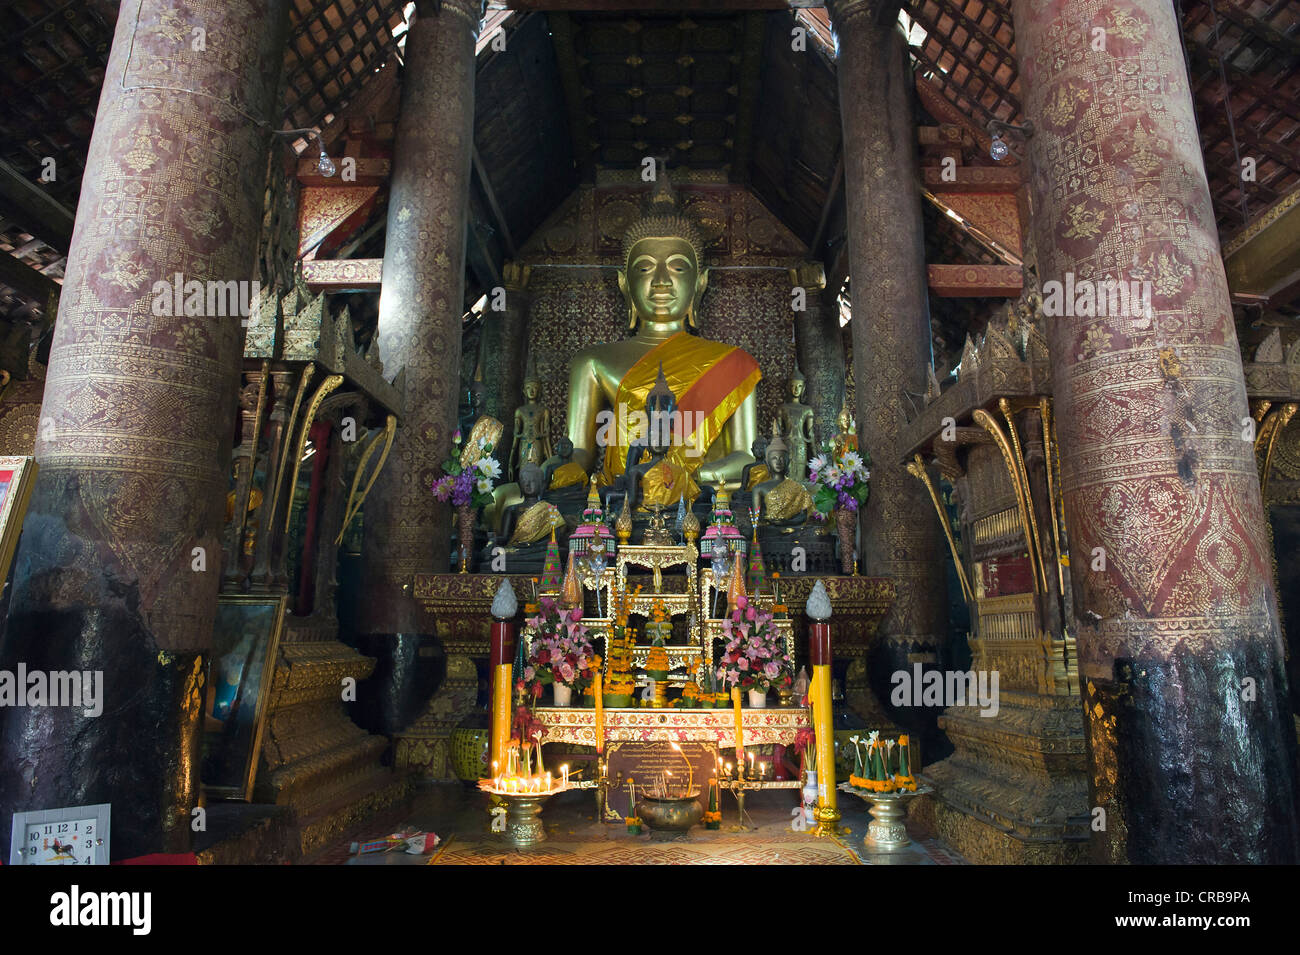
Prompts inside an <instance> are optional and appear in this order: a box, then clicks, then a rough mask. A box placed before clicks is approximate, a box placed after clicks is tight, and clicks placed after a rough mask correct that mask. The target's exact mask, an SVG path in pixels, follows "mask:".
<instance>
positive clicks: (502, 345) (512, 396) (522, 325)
mask: <svg viewBox="0 0 1300 955" xmlns="http://www.w3.org/2000/svg"><path fill="white" fill-rule="evenodd" d="M529 271H530V270H529V267H528V266H526V265H520V264H519V263H518V262H507V263H506V264H505V265H504V266H503V267H502V269H501V272H502V275H501V279H502V281H501V285H502V287H503V288H504V289H505V300H504V302H503V303H502V304H503V305H504V308H503V309H502V310H501V311H495V310H493V308H492V304H493V303H492V298H493V296H492V294H491V293H489V294H488V308H487V311H486V312H484V313H483V339H482V344H481V346H480V348H481V349H482V355H483V413H484V414H486V415H491V416H492V417H494V418H496V419H497V420H498V421H500V422H501V423H502V425H504V426H505V430H504V431H502V432H501V443H500V445H499V446H498V447H497V455H496V457H497V460H498V461H500V462H501V466H502V468H504V467H505V466H506V461H507V460H508V459H509V457H510V443H511V441H512V440H513V439H514V434H515V409H516V408H518V407H519V406H520V405H522V404H523V403H524V363H525V361H526V359H527V355H526V354H525V351H526V350H527V348H528V305H529V302H530V301H531V296H530V295H529V294H528V278H529ZM502 480H504V478H503V479H502Z"/></svg>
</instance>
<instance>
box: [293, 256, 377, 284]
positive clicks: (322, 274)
mask: <svg viewBox="0 0 1300 955" xmlns="http://www.w3.org/2000/svg"><path fill="white" fill-rule="evenodd" d="M383 270H384V260H383V259H313V260H311V261H309V262H304V263H303V264H302V278H303V281H304V282H306V283H307V287H308V288H309V289H311V290H312V291H313V292H322V291H328V292H372V291H375V290H377V289H378V288H379V280H380V277H381V275H382V274H383Z"/></svg>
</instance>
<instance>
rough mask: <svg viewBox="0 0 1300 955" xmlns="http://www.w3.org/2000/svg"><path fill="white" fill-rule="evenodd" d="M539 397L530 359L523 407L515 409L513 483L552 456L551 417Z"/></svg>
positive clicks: (539, 391) (536, 380) (538, 383)
mask: <svg viewBox="0 0 1300 955" xmlns="http://www.w3.org/2000/svg"><path fill="white" fill-rule="evenodd" d="M541 393H542V383H541V382H540V381H539V380H538V378H537V372H536V371H535V370H534V368H533V360H532V356H531V355H530V356H529V359H528V374H527V375H525V376H524V403H523V404H522V405H520V406H519V407H518V408H516V409H515V436H514V440H513V441H512V442H511V445H510V462H509V464H510V467H509V475H510V477H511V478H512V479H513V478H514V476H515V474H516V473H517V471H518V469H520V468H522V467H523V466H524V465H525V464H538V465H540V464H541V463H542V462H543V461H545V460H546V459H547V458H549V457H550V456H551V413H550V412H549V411H548V410H546V408H545V406H543V405H542V404H541V403H540V402H539V401H538V400H537V399H538V398H539V397H540V396H541ZM584 481H585V478H584Z"/></svg>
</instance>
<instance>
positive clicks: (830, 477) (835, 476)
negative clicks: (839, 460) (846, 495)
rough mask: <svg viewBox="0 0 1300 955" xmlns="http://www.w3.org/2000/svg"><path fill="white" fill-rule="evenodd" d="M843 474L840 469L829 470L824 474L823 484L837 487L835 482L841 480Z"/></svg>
mask: <svg viewBox="0 0 1300 955" xmlns="http://www.w3.org/2000/svg"><path fill="white" fill-rule="evenodd" d="M842 474H843V472H842V471H840V469H839V468H827V469H826V470H825V471H823V472H822V482H823V483H824V484H827V485H828V486H830V487H834V486H835V482H836V481H838V480H839V479H840V477H841V476H842Z"/></svg>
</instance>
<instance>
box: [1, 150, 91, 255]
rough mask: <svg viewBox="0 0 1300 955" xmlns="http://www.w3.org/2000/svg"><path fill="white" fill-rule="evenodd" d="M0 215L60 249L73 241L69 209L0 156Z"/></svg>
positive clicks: (71, 215) (64, 248)
mask: <svg viewBox="0 0 1300 955" xmlns="http://www.w3.org/2000/svg"><path fill="white" fill-rule="evenodd" d="M0 214H3V215H4V216H5V218H7V219H12V220H14V221H15V222H18V223H20V224H21V225H22V227H23V231H25V232H30V233H31V234H32V235H34V236H36V237H37V238H38V239H44V240H45V241H46V242H47V243H48V244H49V245H52V246H53V247H54V248H56V249H58V250H59V251H60V252H66V251H68V246H69V245H71V244H72V223H73V220H74V217H73V214H72V212H70V211H69V210H68V208H67V207H66V206H65V205H63V203H61V202H59V201H58V200H57V199H55V198H54V197H52V196H51V195H49V194H48V193H47V192H45V190H43V189H42V188H41V187H40V186H38V185H36V183H34V182H31V181H30V180H28V179H27V177H26V176H24V175H23V174H22V173H20V172H19V171H18V170H17V169H15V168H14V167H13V166H11V165H9V163H7V162H5V161H4V160H2V159H0Z"/></svg>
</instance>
